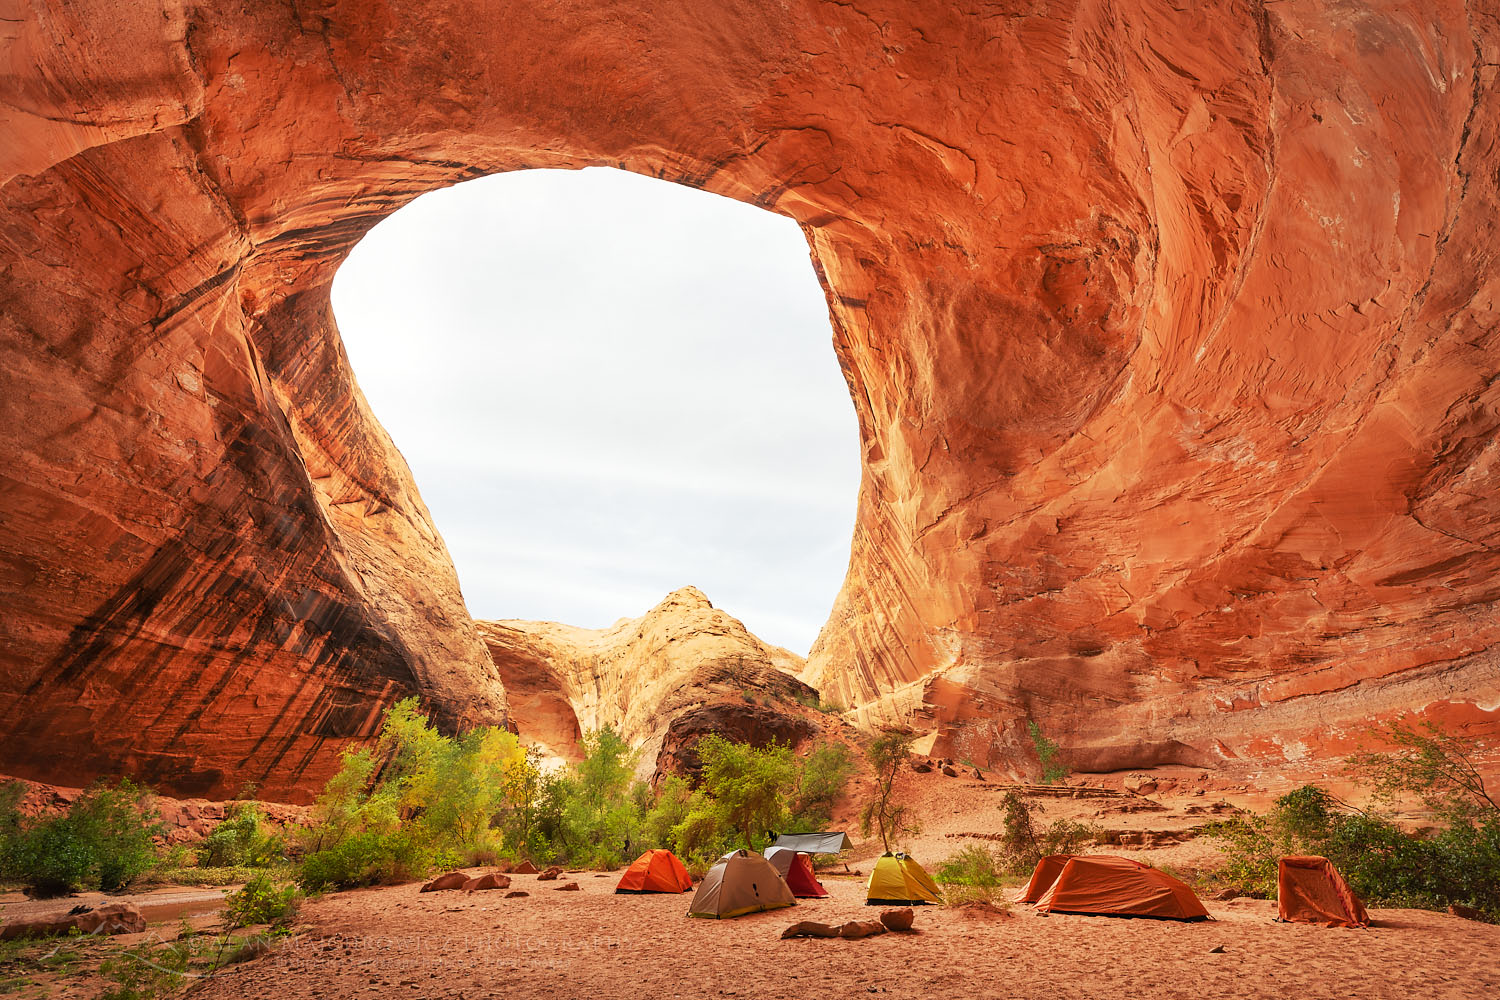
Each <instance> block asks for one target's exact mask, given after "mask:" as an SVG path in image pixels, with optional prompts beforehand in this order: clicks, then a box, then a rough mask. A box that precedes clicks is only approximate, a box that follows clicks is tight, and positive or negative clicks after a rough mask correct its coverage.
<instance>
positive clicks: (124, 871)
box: [0, 779, 165, 896]
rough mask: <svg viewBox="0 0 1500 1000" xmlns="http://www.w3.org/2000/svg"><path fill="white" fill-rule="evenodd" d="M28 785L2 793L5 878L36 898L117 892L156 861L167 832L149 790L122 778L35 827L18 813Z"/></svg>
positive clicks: (0, 851) (0, 860) (0, 840)
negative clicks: (88, 890) (158, 840)
mask: <svg viewBox="0 0 1500 1000" xmlns="http://www.w3.org/2000/svg"><path fill="white" fill-rule="evenodd" d="M23 793H24V786H22V785H20V783H19V782H14V783H10V784H9V785H8V786H7V787H5V788H4V790H3V791H0V877H3V878H6V879H8V880H13V881H17V882H21V883H23V884H25V885H27V886H29V887H31V889H32V890H33V892H35V893H36V894H38V895H43V896H57V895H63V894H65V893H68V892H71V891H73V890H74V889H79V888H93V889H102V890H103V891H105V892H117V891H119V890H120V889H123V888H125V887H126V886H128V885H129V884H130V883H131V882H133V881H134V880H135V879H137V878H138V877H140V876H141V875H142V874H144V873H145V872H146V871H148V870H150V869H151V868H152V867H153V865H154V864H155V863H156V847H155V843H154V839H153V838H155V837H159V836H161V835H162V834H163V833H164V832H165V827H164V826H163V825H162V824H161V822H160V821H159V820H158V819H157V815H156V810H155V809H154V807H152V805H151V801H150V799H151V793H150V791H149V790H148V789H145V788H141V787H139V786H137V785H135V784H133V783H132V782H131V781H129V780H128V779H121V780H120V781H119V782H118V783H117V784H109V783H105V782H100V783H99V784H96V785H94V786H92V787H91V788H89V789H88V790H86V791H85V792H84V793H83V794H82V795H80V796H79V797H78V798H77V799H75V800H74V802H73V803H72V805H71V806H69V808H68V811H67V812H66V813H65V814H63V815H61V816H52V817H48V818H45V819H40V820H35V821H31V822H26V821H23V820H22V818H21V817H20V814H19V804H20V800H21V795H22V794H23Z"/></svg>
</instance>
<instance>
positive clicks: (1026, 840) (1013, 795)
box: [998, 791, 1099, 875]
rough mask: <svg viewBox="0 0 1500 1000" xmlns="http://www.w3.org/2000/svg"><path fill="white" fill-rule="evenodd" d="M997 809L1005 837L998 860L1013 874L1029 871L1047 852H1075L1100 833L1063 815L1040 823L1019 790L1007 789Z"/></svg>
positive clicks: (1023, 873)
mask: <svg viewBox="0 0 1500 1000" xmlns="http://www.w3.org/2000/svg"><path fill="white" fill-rule="evenodd" d="M1000 811H1001V813H1002V825H1003V830H1004V837H1003V839H1002V840H1001V842H1000V843H1001V847H1000V850H999V853H998V863H999V864H1000V866H1001V867H1002V868H1004V869H1005V871H1007V872H1009V873H1010V874H1012V875H1026V874H1029V873H1030V872H1031V870H1032V869H1034V868H1035V867H1036V863H1037V862H1038V861H1040V860H1042V858H1045V857H1047V856H1048V855H1050V854H1077V853H1078V852H1079V851H1080V850H1082V848H1083V847H1084V845H1086V844H1088V843H1089V842H1090V841H1092V840H1095V839H1096V838H1097V837H1098V836H1099V831H1098V830H1097V829H1096V828H1095V827H1092V826H1090V825H1088V824H1087V823H1076V822H1073V821H1072V820H1066V819H1058V820H1053V821H1052V823H1050V824H1048V825H1047V826H1044V827H1039V826H1038V822H1037V816H1036V806H1034V805H1032V804H1031V803H1030V802H1029V801H1027V799H1026V797H1025V796H1023V795H1022V794H1021V793H1020V792H1016V791H1009V792H1006V793H1005V798H1003V799H1001V800H1000Z"/></svg>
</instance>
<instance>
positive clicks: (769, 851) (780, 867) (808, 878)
mask: <svg viewBox="0 0 1500 1000" xmlns="http://www.w3.org/2000/svg"><path fill="white" fill-rule="evenodd" d="M766 860H767V861H769V862H771V867H773V868H775V869H776V870H777V871H778V872H780V873H781V877H782V878H784V879H786V884H787V888H789V889H791V890H792V895H793V896H796V897H797V898H798V899H822V898H823V897H825V896H827V895H828V890H827V889H825V888H823V883H821V882H819V881H818V877H817V876H816V875H814V874H813V867H812V859H811V858H809V857H808V856H807V855H806V854H803V853H802V852H801V851H793V850H790V849H789V848H785V847H768V848H766Z"/></svg>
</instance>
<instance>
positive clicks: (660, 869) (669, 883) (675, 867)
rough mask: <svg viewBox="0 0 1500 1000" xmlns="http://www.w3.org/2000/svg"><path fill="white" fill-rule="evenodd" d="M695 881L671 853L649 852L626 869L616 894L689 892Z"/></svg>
mask: <svg viewBox="0 0 1500 1000" xmlns="http://www.w3.org/2000/svg"><path fill="white" fill-rule="evenodd" d="M692 887H693V879H692V877H691V876H690V875H688V873H687V869H686V868H684V867H682V862H681V861H678V860H677V855H675V854H673V853H672V852H671V851H647V852H646V853H645V854H642V855H641V856H640V857H638V858H636V859H635V861H634V862H633V863H632V864H631V866H630V867H629V868H627V869H625V875H624V876H623V877H622V878H621V879H620V884H619V885H617V886H615V892H687V891H688V890H689V889H691V888H692Z"/></svg>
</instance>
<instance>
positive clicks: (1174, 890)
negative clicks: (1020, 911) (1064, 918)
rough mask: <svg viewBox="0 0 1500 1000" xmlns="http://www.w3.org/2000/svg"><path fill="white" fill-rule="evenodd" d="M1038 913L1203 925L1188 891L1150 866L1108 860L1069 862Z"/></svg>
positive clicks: (1202, 916) (1204, 913) (1040, 903)
mask: <svg viewBox="0 0 1500 1000" xmlns="http://www.w3.org/2000/svg"><path fill="white" fill-rule="evenodd" d="M1036 908H1037V909H1038V910H1040V911H1041V912H1043V913H1086V914H1092V915H1094V916H1100V917H1159V918H1162V919H1165V920H1207V919H1208V911H1207V910H1205V909H1204V908H1203V904H1202V903H1201V902H1199V901H1198V897H1197V896H1195V895H1193V890H1192V889H1189V888H1188V887H1187V886H1186V885H1183V884H1182V883H1181V882H1179V881H1178V880H1177V879H1175V878H1173V877H1172V876H1170V875H1168V874H1166V873H1165V872H1160V871H1157V870H1156V869H1155V868H1152V867H1151V866H1150V865H1143V864H1141V863H1140V862H1139V861H1132V860H1130V859H1129V858H1117V857H1112V856H1110V855H1107V854H1088V855H1079V856H1077V857H1072V858H1069V859H1068V860H1067V863H1066V864H1064V865H1063V867H1062V871H1060V872H1058V873H1057V879H1056V881H1054V882H1053V883H1052V888H1050V889H1048V890H1047V891H1046V892H1045V893H1043V894H1042V898H1041V899H1039V900H1037V904H1036Z"/></svg>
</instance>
